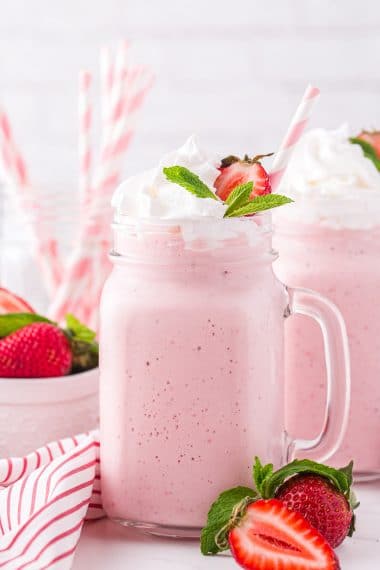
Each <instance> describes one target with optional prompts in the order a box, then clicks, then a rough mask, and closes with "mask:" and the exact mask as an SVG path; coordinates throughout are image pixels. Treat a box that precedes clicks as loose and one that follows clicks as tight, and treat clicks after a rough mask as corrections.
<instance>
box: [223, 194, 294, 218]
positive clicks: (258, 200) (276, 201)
mask: <svg viewBox="0 0 380 570" xmlns="http://www.w3.org/2000/svg"><path fill="white" fill-rule="evenodd" d="M291 202H293V200H292V199H291V198H288V197H287V196H282V195H281V194H265V196H256V197H255V198H254V199H253V200H250V201H249V202H247V203H246V204H244V205H243V206H239V207H237V208H232V207H231V206H232V204H231V206H230V207H229V208H228V209H227V211H226V212H225V214H224V217H225V218H226V217H228V218H240V217H242V216H249V215H251V214H256V212H262V211H264V210H271V209H272V208H278V207H279V206H283V205H284V204H290V203H291ZM227 212H228V213H227Z"/></svg>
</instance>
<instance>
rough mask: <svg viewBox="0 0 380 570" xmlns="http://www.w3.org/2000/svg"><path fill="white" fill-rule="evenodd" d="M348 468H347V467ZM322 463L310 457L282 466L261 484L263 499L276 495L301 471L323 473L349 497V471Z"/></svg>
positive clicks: (322, 474)
mask: <svg viewBox="0 0 380 570" xmlns="http://www.w3.org/2000/svg"><path fill="white" fill-rule="evenodd" d="M345 469H347V468H345ZM345 469H343V470H339V469H334V468H333V467H328V466H327V465H322V464H321V463H316V462H315V461H311V460H310V459H301V460H300V459H295V460H294V461H292V462H291V463H289V464H288V465H285V466H284V467H281V469H278V470H277V471H275V472H274V473H272V474H271V475H270V476H267V477H266V478H265V480H264V481H263V482H262V483H261V485H260V489H259V491H260V494H261V496H262V498H263V499H270V498H272V497H274V496H275V494H276V491H277V489H278V488H279V487H280V486H281V485H282V484H283V483H284V482H285V481H286V480H287V479H289V477H292V476H293V475H297V474H299V473H312V474H314V475H321V476H322V477H326V478H327V479H329V481H331V483H332V484H333V485H334V486H335V487H336V488H337V489H338V491H340V492H341V493H343V495H344V496H345V497H346V498H347V500H348V499H349V496H350V487H351V484H350V476H349V474H347V472H346V471H345Z"/></svg>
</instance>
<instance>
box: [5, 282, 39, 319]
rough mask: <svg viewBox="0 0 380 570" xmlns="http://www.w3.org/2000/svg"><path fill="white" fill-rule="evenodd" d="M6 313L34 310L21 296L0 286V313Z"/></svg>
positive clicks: (30, 311) (32, 311) (31, 311)
mask: <svg viewBox="0 0 380 570" xmlns="http://www.w3.org/2000/svg"><path fill="white" fill-rule="evenodd" d="M8 313H34V310H33V309H32V307H31V306H30V305H28V303H27V302H26V301H24V299H21V297H18V296H17V295H15V294H14V293H11V292H10V291H8V289H3V288H0V314H1V315H5V314H8Z"/></svg>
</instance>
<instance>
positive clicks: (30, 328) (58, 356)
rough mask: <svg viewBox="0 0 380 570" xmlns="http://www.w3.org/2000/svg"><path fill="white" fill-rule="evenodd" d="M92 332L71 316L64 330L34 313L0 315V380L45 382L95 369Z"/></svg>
mask: <svg viewBox="0 0 380 570" xmlns="http://www.w3.org/2000/svg"><path fill="white" fill-rule="evenodd" d="M95 336H96V334H95V332H93V331H91V330H90V329H89V328H88V327H86V326H85V325H83V324H82V323H80V322H79V321H78V319H76V318H75V317H74V316H73V315H67V316H66V327H65V328H61V327H59V326H58V325H57V324H56V323H54V322H52V321H50V320H49V319H46V318H45V317H42V316H41V315H37V314H36V313H9V314H6V315H0V377H5V378H47V377H56V376H65V375H67V374H70V373H71V374H72V373H76V372H81V371H85V370H89V369H91V368H95V367H96V366H97V365H98V359H99V354H98V353H99V348H98V343H97V342H96V340H95Z"/></svg>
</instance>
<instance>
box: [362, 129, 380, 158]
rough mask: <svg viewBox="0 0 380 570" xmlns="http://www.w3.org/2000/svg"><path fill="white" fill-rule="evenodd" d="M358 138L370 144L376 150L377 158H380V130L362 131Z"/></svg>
mask: <svg viewBox="0 0 380 570" xmlns="http://www.w3.org/2000/svg"><path fill="white" fill-rule="evenodd" d="M356 139H359V140H362V141H365V142H367V143H368V144H370V145H371V147H372V148H373V149H374V151H375V152H376V156H377V158H380V131H362V132H361V133H360V134H359V135H358V136H357V137H356Z"/></svg>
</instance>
